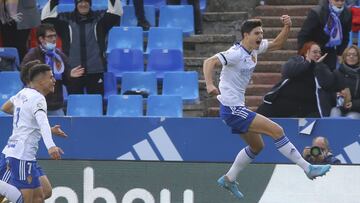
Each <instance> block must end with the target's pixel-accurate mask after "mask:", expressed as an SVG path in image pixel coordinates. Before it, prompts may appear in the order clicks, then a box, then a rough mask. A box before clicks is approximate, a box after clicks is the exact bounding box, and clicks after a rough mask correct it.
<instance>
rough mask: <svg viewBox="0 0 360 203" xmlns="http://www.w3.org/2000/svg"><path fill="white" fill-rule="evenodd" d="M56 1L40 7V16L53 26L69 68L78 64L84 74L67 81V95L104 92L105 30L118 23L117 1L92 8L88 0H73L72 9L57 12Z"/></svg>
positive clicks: (57, 0)
mask: <svg viewBox="0 0 360 203" xmlns="http://www.w3.org/2000/svg"><path fill="white" fill-rule="evenodd" d="M58 4H59V0H50V1H49V2H48V3H47V4H46V5H45V6H44V8H43V10H42V13H41V19H42V20H43V21H45V22H49V23H52V24H54V25H55V28H56V31H57V33H58V34H59V35H60V37H61V39H62V42H63V43H62V45H63V47H62V48H63V51H64V53H65V54H66V55H68V56H69V61H70V66H71V68H74V67H77V66H79V65H81V66H82V67H83V68H85V76H84V77H80V78H76V79H73V80H71V83H70V84H69V86H68V92H69V94H83V93H84V89H85V88H86V92H87V93H88V94H104V83H103V81H104V72H105V71H106V61H105V50H106V38H107V34H108V32H109V30H110V29H111V28H112V27H113V26H116V25H119V22H120V16H121V15H122V12H123V10H122V6H121V1H120V0H108V10H107V11H92V10H91V0H75V6H76V7H75V10H74V11H73V12H70V13H60V14H58V12H57V5H58Z"/></svg>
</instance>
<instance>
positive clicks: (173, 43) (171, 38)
mask: <svg viewBox="0 0 360 203" xmlns="http://www.w3.org/2000/svg"><path fill="white" fill-rule="evenodd" d="M153 49H178V50H180V51H181V52H182V51H183V36H182V32H181V29H179V28H164V27H152V28H150V30H149V36H148V44H147V48H146V53H145V54H149V53H150V52H151V50H153Z"/></svg>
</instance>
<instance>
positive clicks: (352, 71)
mask: <svg viewBox="0 0 360 203" xmlns="http://www.w3.org/2000/svg"><path fill="white" fill-rule="evenodd" d="M359 59H360V52H359V49H358V48H357V46H355V45H352V46H350V47H348V48H346V49H345V51H344V53H343V55H342V61H343V63H342V64H341V65H340V67H339V69H338V70H336V72H338V73H339V74H340V75H341V76H342V77H343V78H344V83H345V86H346V87H348V88H349V90H350V94H351V100H350V101H347V102H344V104H343V105H341V104H338V105H339V106H335V107H333V108H332V110H331V114H330V116H331V117H339V116H346V117H349V118H354V119H360V66H359ZM328 81H329V82H330V83H331V82H332V80H330V79H329V80H328ZM343 94H344V93H343V92H338V93H337V95H338V96H340V95H341V96H343V97H344V96H345V95H343Z"/></svg>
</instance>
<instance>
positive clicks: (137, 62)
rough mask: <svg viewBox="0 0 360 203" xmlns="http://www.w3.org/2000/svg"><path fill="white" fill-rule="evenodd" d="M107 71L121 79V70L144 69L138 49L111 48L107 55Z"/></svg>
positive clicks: (140, 51)
mask: <svg viewBox="0 0 360 203" xmlns="http://www.w3.org/2000/svg"><path fill="white" fill-rule="evenodd" d="M107 61H108V72H112V73H114V74H115V76H116V78H117V79H121V77H122V74H123V72H130V71H144V57H143V52H142V50H140V49H117V48H116V49H113V50H112V51H111V52H110V54H109V55H108V56H107Z"/></svg>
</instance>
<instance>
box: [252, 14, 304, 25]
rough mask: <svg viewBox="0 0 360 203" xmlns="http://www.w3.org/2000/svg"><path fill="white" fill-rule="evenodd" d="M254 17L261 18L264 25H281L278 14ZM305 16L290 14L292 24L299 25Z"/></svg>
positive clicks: (302, 22)
mask: <svg viewBox="0 0 360 203" xmlns="http://www.w3.org/2000/svg"><path fill="white" fill-rule="evenodd" d="M254 18H259V19H261V21H262V23H263V25H264V26H266V27H283V24H282V22H281V20H280V16H255V17H254ZM305 19H306V16H291V21H292V26H293V27H301V26H302V25H303V24H304V21H305Z"/></svg>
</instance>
